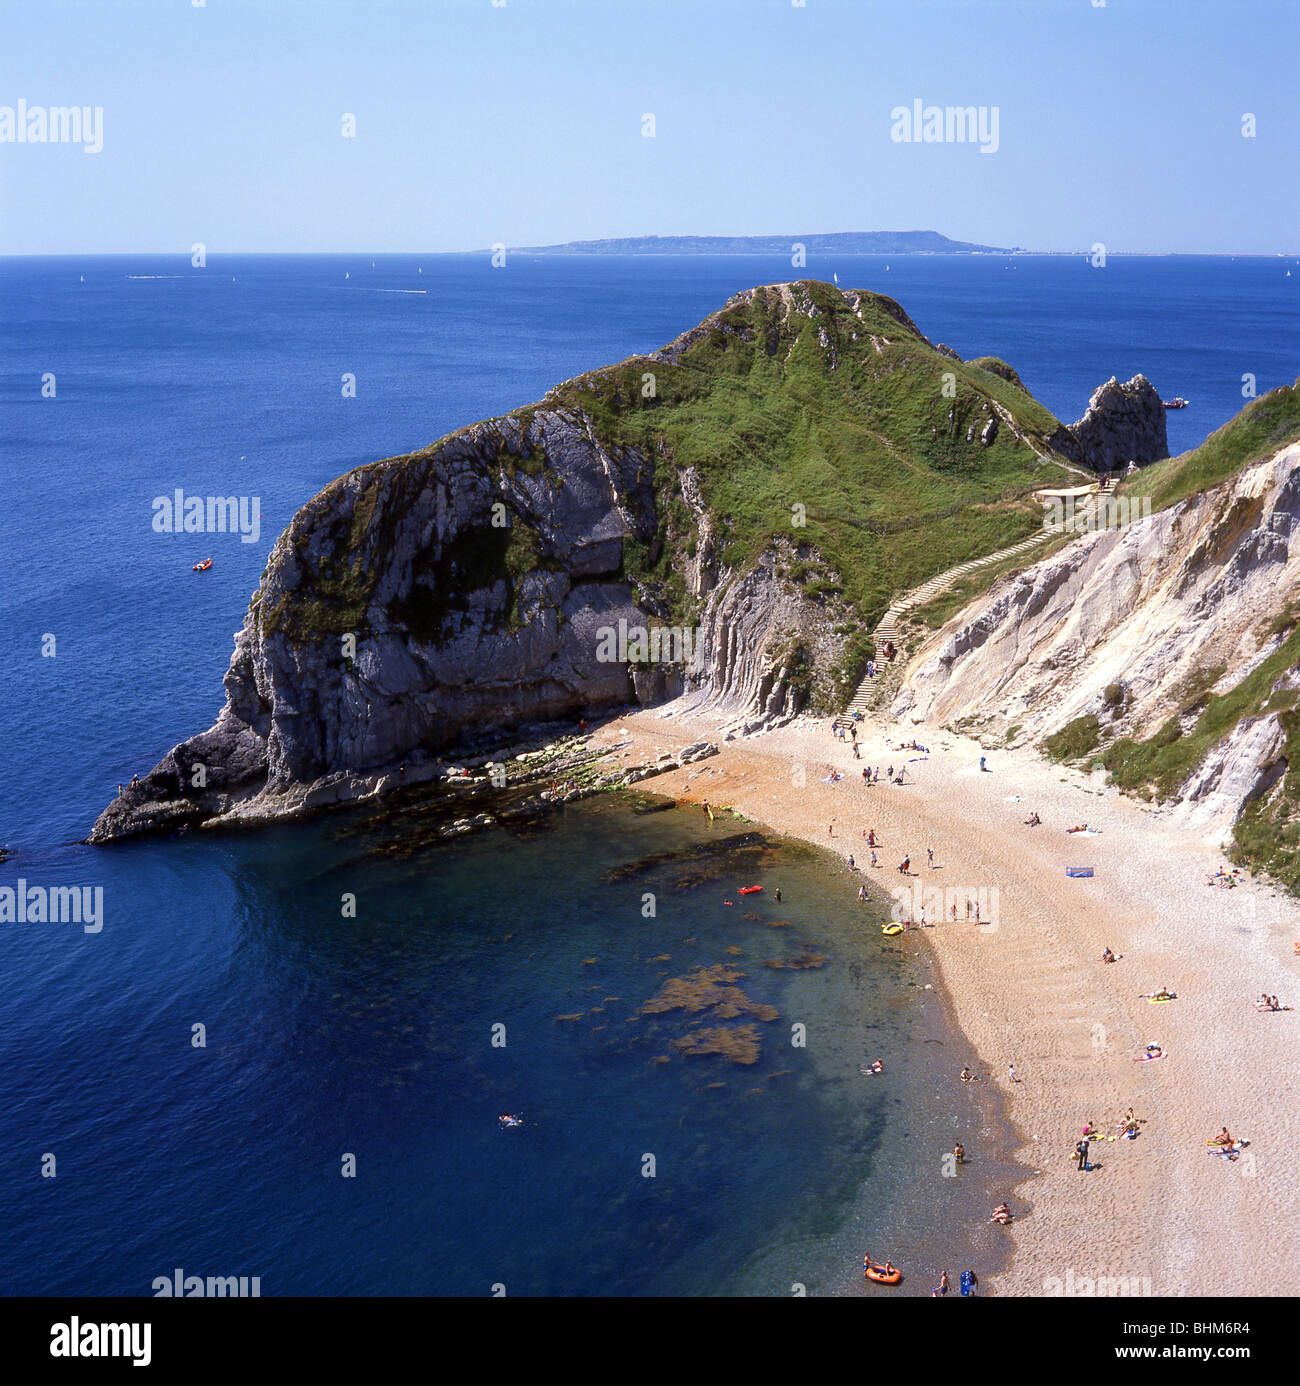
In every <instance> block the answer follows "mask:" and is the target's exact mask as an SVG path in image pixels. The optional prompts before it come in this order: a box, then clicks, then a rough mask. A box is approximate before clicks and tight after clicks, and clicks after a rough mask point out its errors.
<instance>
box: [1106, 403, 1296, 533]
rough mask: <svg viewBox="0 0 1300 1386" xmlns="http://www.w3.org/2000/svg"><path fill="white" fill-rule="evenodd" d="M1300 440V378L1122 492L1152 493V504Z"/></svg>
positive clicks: (1200, 487) (1170, 500) (1158, 506)
mask: <svg viewBox="0 0 1300 1386" xmlns="http://www.w3.org/2000/svg"><path fill="white" fill-rule="evenodd" d="M1297 440H1300V380H1297V382H1296V384H1295V385H1282V386H1279V387H1278V388H1277V389H1276V390H1270V391H1269V393H1268V394H1266V395H1261V396H1260V398H1259V399H1257V400H1252V401H1251V403H1250V404H1248V405H1246V407H1245V408H1244V409H1243V410H1242V411H1241V413H1240V414H1237V415H1236V416H1235V417H1233V418H1231V419H1229V420H1228V422H1227V423H1226V424H1224V425H1223V427H1222V428H1219V429H1216V430H1215V431H1214V432H1213V433H1211V434H1210V436H1209V437H1208V438H1207V439H1206V440H1205V442H1203V443H1202V444H1201V445H1200V447H1197V448H1193V449H1192V450H1191V451H1190V452H1184V453H1181V454H1180V455H1179V456H1178V457H1170V458H1168V459H1166V460H1165V461H1164V462H1156V463H1154V464H1153V465H1152V466H1150V467H1146V468H1144V469H1143V471H1142V473H1141V475H1140V476H1136V477H1134V478H1133V480H1132V481H1131V482H1126V483H1125V486H1124V494H1125V495H1128V496H1150V497H1151V508H1152V509H1153V510H1163V509H1164V508H1165V507H1166V506H1169V505H1173V504H1174V503H1175V502H1176V501H1180V500H1183V499H1185V498H1186V497H1187V496H1191V495H1194V494H1195V493H1196V492H1198V491H1204V490H1205V489H1206V488H1207V487H1210V486H1216V485H1218V483H1219V482H1221V481H1226V480H1227V479H1228V478H1229V477H1231V476H1235V475H1236V474H1237V473H1238V472H1239V471H1241V470H1242V469H1243V468H1245V467H1248V466H1249V465H1250V464H1251V463H1252V462H1258V461H1259V460H1260V459H1262V458H1265V457H1268V456H1269V455H1270V454H1271V453H1274V452H1276V451H1277V450H1278V449H1279V448H1283V447H1286V445H1287V444H1288V443H1294V442H1296V441H1297Z"/></svg>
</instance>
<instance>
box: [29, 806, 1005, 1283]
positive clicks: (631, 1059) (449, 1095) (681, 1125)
mask: <svg viewBox="0 0 1300 1386" xmlns="http://www.w3.org/2000/svg"><path fill="white" fill-rule="evenodd" d="M752 833H753V830H752V828H750V827H749V826H747V825H745V824H741V823H734V824H728V823H725V822H724V820H723V819H721V818H720V819H719V820H718V822H717V823H716V824H715V825H713V826H710V825H709V824H708V823H707V821H706V820H705V819H704V818H703V817H702V816H701V815H699V814H698V813H697V812H696V811H693V810H689V811H688V810H687V809H685V808H681V809H674V810H670V811H667V812H656V813H651V814H638V813H635V812H633V811H632V809H631V808H629V806H628V805H627V804H626V803H624V802H622V801H620V800H616V799H600V800H596V801H587V802H584V803H583V804H581V805H578V806H574V807H571V808H570V809H568V810H566V811H565V812H564V813H563V815H561V816H559V817H557V818H555V819H553V820H550V821H548V822H547V823H546V824H544V825H543V826H541V827H538V828H535V829H532V830H531V831H530V832H529V834H528V835H527V836H522V837H521V836H507V835H506V834H505V833H504V832H498V833H496V834H491V835H483V836H479V837H474V838H470V839H465V840H462V841H459V842H456V843H452V844H444V845H439V846H435V847H432V848H428V847H420V848H417V849H416V850H414V851H412V852H411V853H410V854H409V855H397V856H394V855H391V854H390V851H391V849H392V848H393V847H395V846H396V847H397V848H398V849H402V848H403V846H404V845H405V844H407V843H408V841H409V837H410V832H409V827H408V825H407V824H405V823H403V822H402V818H401V815H397V816H396V817H395V818H394V817H389V818H377V819H373V820H371V819H363V818H361V817H359V816H357V815H349V816H346V817H342V818H333V819H324V820H319V821H317V822H314V823H310V824H305V825H298V826H294V827H288V828H279V829H273V830H271V831H267V832H264V833H261V834H259V835H257V836H256V837H239V838H228V839H224V840H221V839H219V840H216V841H201V842H200V841H194V840H192V839H190V840H183V841H178V842H163V843H153V844H143V845H134V846H126V847H123V848H120V849H118V850H115V851H113V852H112V853H111V854H109V855H108V856H107V858H106V863H107V864H108V865H109V867H110V869H111V872H112V875H113V878H114V883H115V884H114V887H113V888H112V889H110V891H109V898H110V900H112V901H114V902H115V905H114V912H113V913H111V914H110V915H109V918H108V921H107V923H106V927H105V931H104V934H103V935H101V936H100V937H99V938H96V939H88V940H86V944H91V943H101V944H103V945H104V946H103V948H102V949H101V951H100V952H99V953H98V954H97V955H94V954H92V953H91V952H90V950H89V949H88V948H86V951H85V956H86V957H87V958H89V957H91V956H96V957H97V960H98V962H99V963H100V964H101V965H102V964H103V962H104V961H108V962H110V963H111V964H112V966H113V968H114V970H115V971H120V972H122V973H124V974H129V975H130V977H131V982H130V985H129V988H128V989H126V990H125V991H124V992H120V993H119V994H118V995H117V997H116V1005H115V1006H114V1007H113V1009H114V1012H115V1014H116V1016H117V1017H118V1019H117V1022H116V1023H115V1025H114V1026H113V1027H112V1028H105V1027H104V1026H103V1025H102V1024H101V1023H98V1022H97V1020H96V1018H95V1016H96V1013H97V1012H102V1011H103V1010H105V1009H107V1008H108V1004H109V998H108V997H107V996H103V995H97V994H96V990H97V984H96V980H95V968H94V966H91V967H90V968H89V969H87V971H86V972H85V973H84V974H82V975H81V976H80V984H79V985H74V984H73V979H72V978H71V977H69V978H67V979H65V980H64V983H63V984H62V985H60V986H59V987H57V988H56V989H55V991H54V995H53V998H52V1002H51V1004H50V1005H48V1006H46V1007H44V1008H42V1010H41V1011H40V1012H39V1013H32V1014H29V1015H28V1016H26V1017H25V1018H24V1019H23V1020H22V1021H21V1022H20V1023H18V1024H16V1025H14V1026H11V1028H10V1033H9V1037H8V1038H9V1052H10V1057H11V1068H10V1072H9V1078H8V1079H7V1083H8V1085H9V1088H10V1091H11V1093H14V1094H15V1096H16V1097H17V1101H16V1102H15V1103H14V1104H13V1108H12V1110H11V1113H10V1117H11V1125H12V1128H13V1129H14V1131H15V1133H16V1135H15V1141H14V1143H13V1144H12V1145H11V1146H10V1151H9V1154H8V1156H7V1164H8V1169H7V1174H8V1176H9V1178H11V1179H14V1180H15V1182H16V1179H17V1176H18V1175H19V1174H20V1171H21V1170H22V1165H21V1161H20V1160H19V1159H18V1158H16V1156H15V1154H14V1152H15V1151H21V1150H23V1149H26V1150H28V1151H30V1150H33V1149H37V1148H39V1149H40V1150H41V1151H44V1150H46V1149H49V1150H52V1151H54V1152H56V1154H58V1156H59V1158H60V1167H59V1176H58V1178H57V1180H55V1181H49V1182H48V1184H47V1186H46V1187H40V1186H39V1185H38V1187H37V1193H36V1194H35V1195H33V1194H32V1193H31V1192H30V1191H25V1192H24V1194H23V1196H22V1197H20V1198H16V1199H13V1200H11V1202H10V1205H9V1218H10V1226H11V1228H12V1230H13V1232H14V1236H15V1239H16V1242H17V1243H18V1244H21V1245H22V1246H24V1247H25V1248H26V1249H27V1250H26V1252H25V1253H24V1254H23V1258H22V1261H23V1264H22V1270H21V1272H19V1270H18V1267H17V1262H18V1259H19V1258H18V1256H17V1255H16V1254H15V1253H14V1252H13V1251H12V1250H11V1251H10V1252H9V1253H7V1254H8V1255H9V1256H10V1258H11V1261H10V1264H9V1269H8V1272H7V1274H8V1277H9V1278H8V1279H7V1282H6V1284H5V1285H4V1288H5V1289H6V1290H8V1291H10V1292H14V1291H18V1290H30V1291H41V1292H54V1293H59V1292H83V1293H84V1292H87V1291H89V1292H101V1293H107V1292H110V1291H112V1292H117V1293H133V1292H135V1293H144V1292H147V1287H148V1286H149V1284H150V1282H151V1281H152V1280H153V1278H154V1277H155V1276H158V1275H162V1274H169V1273H170V1272H171V1270H172V1269H173V1267H174V1266H180V1267H183V1268H184V1269H185V1270H186V1271H187V1272H190V1273H199V1274H207V1273H214V1274H227V1273H231V1274H247V1275H260V1276H261V1277H262V1286H263V1293H265V1294H294V1293H297V1294H302V1293H325V1294H354V1293H390V1294H411V1293H416V1294H427V1293H438V1294H487V1293H489V1292H490V1289H491V1287H492V1286H493V1285H496V1284H503V1285H505V1286H506V1287H507V1293H510V1294H551V1295H556V1294H565V1295H568V1294H580V1295H586V1294H712V1293H764V1294H789V1293H791V1292H792V1287H793V1286H795V1285H803V1286H804V1287H805V1288H806V1292H807V1293H811V1294H820V1293H851V1292H854V1291H855V1290H856V1289H857V1288H858V1287H857V1282H856V1278H855V1276H854V1274H853V1266H854V1264H855V1260H856V1259H857V1258H860V1256H861V1254H862V1249H863V1247H861V1246H860V1245H859V1243H860V1242H862V1240H863V1238H864V1237H866V1238H867V1244H868V1245H870V1246H871V1247H873V1248H878V1249H879V1250H880V1251H881V1254H891V1255H893V1256H894V1259H895V1260H896V1261H900V1262H908V1257H909V1256H910V1257H911V1261H910V1262H908V1264H909V1265H911V1264H916V1265H917V1269H918V1271H919V1269H920V1265H921V1264H925V1263H926V1262H927V1260H929V1261H932V1260H935V1259H936V1258H939V1257H941V1255H942V1254H943V1252H944V1250H945V1248H946V1247H948V1246H951V1245H953V1244H957V1242H956V1229H958V1228H960V1227H962V1226H964V1225H966V1224H967V1223H969V1222H971V1220H972V1216H973V1214H972V1210H973V1209H974V1208H975V1207H976V1206H979V1207H982V1206H983V1199H984V1194H983V1193H982V1192H981V1193H980V1194H979V1196H978V1197H977V1198H972V1197H967V1195H973V1192H974V1189H975V1188H976V1187H977V1186H978V1185H979V1184H980V1183H981V1182H986V1179H987V1176H986V1174H985V1172H984V1171H980V1172H977V1171H976V1170H975V1169H972V1170H970V1171H967V1172H965V1173H964V1175H963V1180H964V1181H965V1183H964V1184H962V1183H961V1181H953V1180H949V1179H944V1178H943V1177H942V1176H941V1173H940V1165H939V1160H940V1156H941V1153H942V1150H943V1149H945V1148H947V1147H948V1146H950V1145H951V1140H952V1139H953V1138H954V1137H952V1136H950V1135H949V1129H950V1123H951V1120H952V1116H951V1114H950V1113H948V1112H946V1111H944V1110H943V1109H942V1105H943V1104H941V1103H939V1102H937V1101H936V1096H937V1093H938V1090H939V1088H940V1086H942V1085H944V1084H943V1083H942V1081H941V1077H940V1074H942V1077H943V1078H946V1086H947V1088H948V1090H949V1091H950V1092H951V1089H952V1063H953V1061H954V1059H953V1056H952V1055H951V1053H950V1052H949V1051H944V1050H943V1046H944V1045H949V1044H951V1043H952V1037H951V1035H950V1034H949V1033H948V1032H947V1030H946V1029H945V1027H944V1025H943V1021H942V1016H941V1013H940V1010H939V1007H938V1003H937V998H936V997H935V995H934V993H933V992H925V991H924V990H922V986H923V982H922V974H923V972H924V968H923V966H922V965H920V964H918V962H917V961H916V960H915V959H913V958H910V957H909V956H908V954H907V951H906V949H905V948H901V947H899V946H898V945H896V944H894V943H893V942H891V941H888V940H884V939H883V938H882V937H881V935H880V933H879V927H878V924H877V923H876V922H875V920H874V919H869V918H868V917H867V916H866V915H865V914H864V913H862V912H861V911H862V907H861V906H859V905H857V904H856V902H855V901H853V898H852V895H853V890H852V885H851V883H850V882H849V881H848V880H847V879H846V877H847V873H846V872H845V870H844V868H843V866H842V865H840V864H839V863H837V862H836V861H835V860H834V859H833V858H832V857H830V856H829V854H825V853H823V852H820V851H817V850H814V849H811V848H805V847H803V846H802V845H800V844H791V843H780V842H775V843H774V842H772V841H771V840H770V839H768V840H764V839H762V838H757V840H756V843H755V839H754V838H753V837H752V836H751V837H750V838H748V839H747V838H746V837H744V836H743V835H744V834H752ZM736 835H742V836H741V838H740V841H741V844H742V845H739V846H733V847H728V846H726V845H725V843H723V845H722V847H721V850H718V845H719V843H720V842H721V840H722V839H724V838H735V837H736ZM746 841H748V842H749V843H750V845H743V844H744V843H745V842H746ZM681 853H685V854H686V855H685V856H684V857H683V856H678V855H675V854H681ZM665 854H666V856H665ZM645 857H658V858H660V860H658V861H652V862H651V863H650V864H647V865H641V866H638V865H637V863H638V861H640V860H641V859H643V858H645ZM629 866H630V867H631V868H632V869H631V870H630V872H628V873H627V874H626V875H625V876H624V878H622V879H619V878H618V868H625V869H626V868H628V867H629ZM119 873H120V875H119ZM132 880H141V881H148V882H149V887H148V890H147V891H137V892H136V894H135V896H134V897H133V896H131V895H130V894H128V890H129V885H128V883H129V882H130V881H132ZM752 882H762V883H765V885H766V889H765V890H764V892H763V893H762V894H759V895H755V896H750V897H745V896H741V895H739V894H738V893H737V887H738V886H739V885H742V884H748V883H752ZM778 884H779V885H780V886H781V888H782V892H783V900H782V902H781V903H779V904H778V903H777V902H776V900H775V897H774V894H772V893H771V892H772V891H773V889H774V887H775V886H776V885H778ZM345 895H351V896H355V897H356V917H355V918H351V917H345V916H344V897H345ZM648 895H649V896H653V909H654V916H653V917H651V918H647V917H645V911H646V909H647V908H648V907H649V906H648V903H647V896H648ZM726 899H730V900H732V901H733V904H732V905H731V906H727V905H726V904H724V903H723V902H724V900H726ZM178 921H179V922H178ZM17 937H18V938H20V939H21V940H22V941H23V942H24V943H27V944H38V943H40V942H41V941H48V940H49V939H50V938H51V937H52V936H50V935H42V934H39V933H37V932H35V931H34V930H33V931H31V932H28V933H27V934H26V935H19V936H17ZM68 942H69V941H68V940H67V939H63V940H61V943H62V944H63V946H65V947H66V946H67V944H68ZM76 947H78V948H84V947H85V945H82V944H81V943H80V941H78V942H77V945H76ZM69 951H75V949H73V950H69ZM196 958H202V959H205V960H212V959H216V958H220V959H221V960H222V961H221V965H220V966H219V967H212V966H211V965H210V962H209V963H208V964H205V965H204V966H197V965H196ZM791 962H795V963H798V964H801V965H800V966H798V967H794V968H792V967H790V966H788V964H789V963H791ZM776 964H780V965H776ZM719 968H722V969H726V970H725V971H723V972H719V971H717V969H719ZM698 969H711V970H712V971H711V973H710V975H711V976H712V978H713V979H714V981H715V984H716V985H721V986H722V988H723V990H722V991H721V992H719V993H717V995H718V996H721V997H722V998H723V999H724V1000H723V1004H724V1006H725V1005H726V1004H727V1002H732V1001H735V1002H739V1004H740V1005H741V1006H742V1007H745V1008H748V1007H750V1006H751V1005H752V1006H757V1007H760V1008H764V1009H762V1010H761V1011H760V1016H761V1018H759V1019H755V1018H754V1017H753V1016H751V1015H748V1014H745V1013H743V1012H742V1013H741V1014H739V1015H732V1014H729V1010H724V1011H723V1012H722V1013H721V1014H719V1012H718V1011H717V1009H716V1005H712V1006H710V1007H709V1008H708V1009H706V1010H703V1011H700V1012H697V1013H692V1012H689V1011H684V1010H667V1011H663V1012H659V1013H654V1012H653V1010H652V1012H651V1013H649V1014H646V1013H645V1008H646V1006H647V1003H651V1002H652V999H653V998H655V997H656V996H660V995H662V989H663V988H664V986H665V985H681V983H682V981H683V980H684V981H685V983H687V984H689V983H691V982H692V981H693V980H697V979H698V975H699V974H698V971H697V970H698ZM99 985H102V983H99ZM88 1000H89V1002H90V1004H89V1005H87V1001H88ZM729 1009H734V1006H732V1007H730V1008H729ZM195 1022H201V1023H202V1024H204V1025H205V1026H206V1029H207V1047H206V1048H204V1049H201V1050H198V1049H195V1048H193V1047H192V1046H191V1043H190V1036H191V1026H192V1025H193V1024H194V1023H195ZM495 1027H503V1029H497V1028H495ZM738 1027H747V1028H748V1030H749V1032H750V1033H751V1034H752V1036H753V1049H754V1051H755V1052H754V1054H753V1055H752V1058H753V1062H736V1061H734V1060H733V1058H732V1057H728V1056H726V1055H718V1054H711V1055H698V1056H691V1055H686V1054H683V1053H682V1052H681V1050H680V1048H679V1045H680V1044H681V1042H682V1041H684V1040H686V1039H687V1038H688V1037H689V1036H690V1035H691V1034H692V1033H697V1032H699V1031H700V1030H712V1031H719V1030H721V1031H726V1032H728V1033H729V1034H730V1035H731V1036H733V1037H734V1036H735V1034H736V1031H737V1028H738ZM796 1027H802V1032H803V1033H802V1035H800V1034H799V1032H798V1031H797V1030H796ZM742 1033H743V1032H742ZM494 1036H495V1037H496V1039H497V1040H498V1043H497V1044H494V1042H493V1041H494ZM797 1038H798V1040H799V1041H801V1042H796V1039H797ZM927 1039H928V1040H929V1041H930V1043H929V1044H927V1043H926V1040H927ZM500 1041H504V1043H501V1042H500ZM935 1044H938V1045H939V1046H940V1052H942V1053H943V1059H942V1062H941V1063H940V1062H939V1061H938V1059H937V1055H936V1053H935V1051H934V1048H933V1046H934V1045H935ZM877 1056H883V1057H885V1059H886V1062H887V1073H886V1074H885V1075H884V1076H880V1077H864V1076H862V1075H861V1074H860V1073H859V1072H858V1068H859V1065H860V1064H862V1063H864V1062H866V1061H868V1060H869V1059H871V1058H873V1057H877ZM741 1057H743V1058H746V1059H747V1058H750V1057H751V1055H749V1054H745V1055H742V1056H741ZM962 1061H964V1059H963V1060H958V1062H962ZM502 1112H510V1113H518V1114H520V1115H521V1116H522V1118H523V1125H522V1126H520V1127H519V1128H517V1129H511V1130H505V1129H502V1128H501V1127H500V1125H499V1123H498V1116H499V1115H500V1114H501V1113H502ZM970 1124H971V1120H970V1119H969V1118H968V1119H967V1120H966V1122H964V1123H962V1122H959V1123H958V1127H953V1128H952V1129H954V1130H955V1129H958V1128H959V1127H964V1126H969V1125H970ZM962 1139H963V1140H964V1141H965V1142H966V1144H967V1146H968V1148H970V1149H971V1150H972V1152H974V1151H975V1149H976V1148H977V1147H978V1146H979V1144H980V1141H979V1139H978V1137H977V1138H975V1139H972V1137H971V1135H970V1134H969V1133H967V1134H963V1135H962ZM349 1154H350V1155H352V1156H354V1157H355V1164H356V1177H355V1178H343V1177H342V1175H341V1172H340V1171H341V1169H342V1161H343V1158H344V1156H345V1155H349ZM651 1160H652V1161H653V1163H652V1164H651V1163H650V1161H651ZM30 1163H31V1160H30V1157H29V1159H28V1164H29V1165H30ZM23 1172H25V1173H27V1174H28V1176H29V1177H30V1170H27V1171H23ZM647 1174H652V1175H653V1177H646V1176H647ZM917 1210H920V1212H919V1215H917ZM914 1215H915V1216H914ZM900 1248H901V1249H900ZM983 1255H984V1256H985V1259H984V1261H982V1262H981V1266H980V1269H981V1270H982V1271H984V1272H985V1273H987V1270H988V1267H989V1259H990V1258H991V1257H992V1256H993V1255H994V1253H993V1251H992V1249H991V1248H990V1249H988V1250H987V1251H985V1252H984V1253H983ZM909 1288H913V1289H916V1288H921V1286H920V1284H919V1281H918V1282H917V1284H916V1285H914V1286H909Z"/></svg>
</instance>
